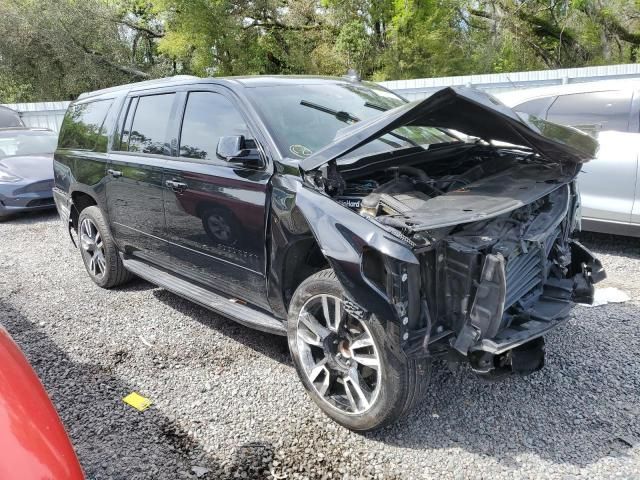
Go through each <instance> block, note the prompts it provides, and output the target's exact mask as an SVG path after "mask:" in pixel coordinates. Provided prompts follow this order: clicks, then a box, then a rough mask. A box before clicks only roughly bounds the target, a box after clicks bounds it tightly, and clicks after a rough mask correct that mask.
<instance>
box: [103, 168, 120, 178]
mask: <svg viewBox="0 0 640 480" xmlns="http://www.w3.org/2000/svg"><path fill="white" fill-rule="evenodd" d="M107 173H108V174H109V175H111V176H112V177H114V178H118V177H121V176H122V172H121V171H120V170H113V169H111V168H110V169H108V170H107Z"/></svg>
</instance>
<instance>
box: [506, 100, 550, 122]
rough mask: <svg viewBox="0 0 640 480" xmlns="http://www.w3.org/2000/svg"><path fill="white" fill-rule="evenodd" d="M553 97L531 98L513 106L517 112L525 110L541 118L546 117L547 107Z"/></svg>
mask: <svg viewBox="0 0 640 480" xmlns="http://www.w3.org/2000/svg"><path fill="white" fill-rule="evenodd" d="M552 99H553V97H544V98H536V99H534V100H529V101H528V102H524V103H521V104H520V105H516V106H515V107H513V110H515V111H516V112H524V113H528V114H529V115H535V116H536V117H539V118H544V115H545V113H546V112H547V108H549V104H550V103H551V100H552Z"/></svg>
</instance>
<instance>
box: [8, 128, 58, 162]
mask: <svg viewBox="0 0 640 480" xmlns="http://www.w3.org/2000/svg"><path fill="white" fill-rule="evenodd" d="M57 143H58V136H57V135H56V134H55V133H52V132H38V133H33V132H24V133H15V134H12V135H11V136H10V137H9V136H7V137H4V136H0V159H3V158H6V157H16V156H24V155H52V154H53V152H55V150H56V145H57Z"/></svg>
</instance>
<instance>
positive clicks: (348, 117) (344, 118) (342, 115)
mask: <svg viewBox="0 0 640 480" xmlns="http://www.w3.org/2000/svg"><path fill="white" fill-rule="evenodd" d="M300 105H303V106H305V107H309V108H313V109H315V110H318V111H320V112H324V113H328V114H329V115H333V116H334V117H336V118H337V119H338V120H340V121H341V122H344V123H350V122H351V123H356V122H359V121H360V119H359V118H358V117H356V116H355V115H352V114H350V113H349V112H345V111H343V110H333V109H332V108H329V107H324V106H322V105H318V104H317V103H312V102H308V101H307V100H300ZM364 105H365V106H366V107H370V108H376V109H378V110H380V109H384V110H383V111H385V110H386V109H385V108H384V107H381V106H379V105H376V104H374V103H369V102H366V103H365V104H364ZM387 134H388V135H391V136H392V137H395V138H397V139H398V140H402V141H403V142H407V143H408V144H409V145H411V146H413V147H419V146H420V145H418V143H416V142H415V141H414V140H411V139H410V138H407V137H405V136H404V135H400V134H399V133H395V132H388V133H387ZM378 140H380V141H381V142H383V143H386V144H387V145H391V146H392V147H395V148H400V147H401V146H402V145H398V144H397V143H395V142H392V141H390V140H386V139H384V138H382V137H378Z"/></svg>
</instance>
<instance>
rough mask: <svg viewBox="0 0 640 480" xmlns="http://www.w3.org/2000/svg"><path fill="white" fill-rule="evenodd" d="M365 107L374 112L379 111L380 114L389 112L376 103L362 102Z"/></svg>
mask: <svg viewBox="0 0 640 480" xmlns="http://www.w3.org/2000/svg"><path fill="white" fill-rule="evenodd" d="M364 106H365V107H369V108H373V109H375V110H380V111H381V112H386V111H387V110H389V108H387V107H383V106H382V105H378V104H377V103H371V102H364Z"/></svg>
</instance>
